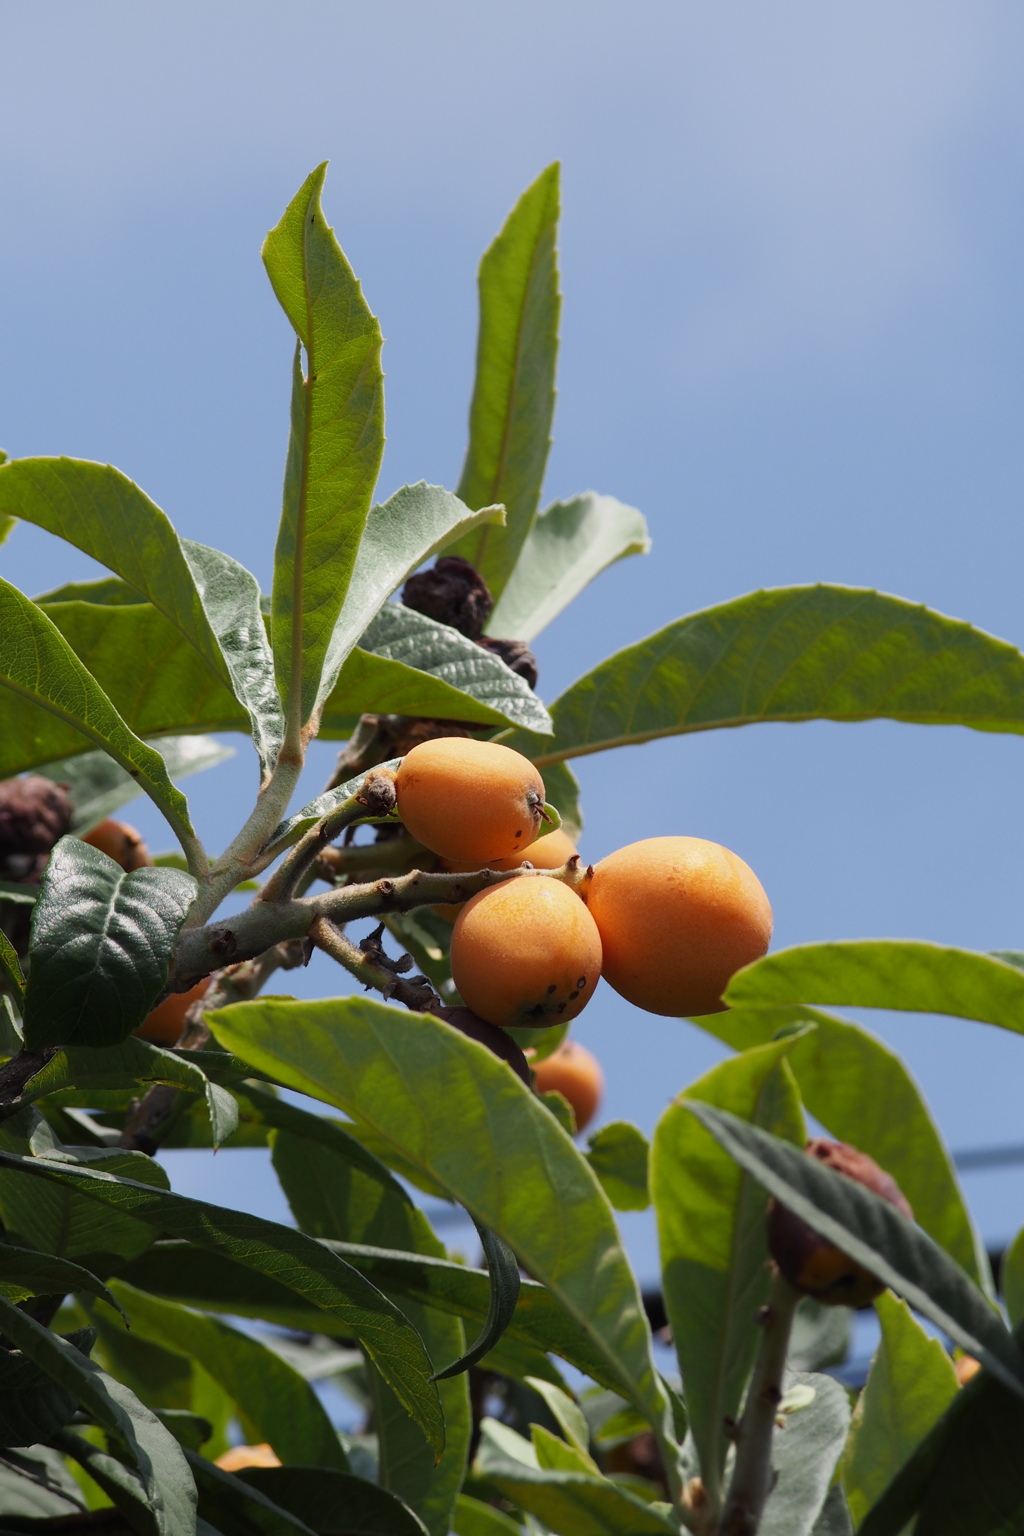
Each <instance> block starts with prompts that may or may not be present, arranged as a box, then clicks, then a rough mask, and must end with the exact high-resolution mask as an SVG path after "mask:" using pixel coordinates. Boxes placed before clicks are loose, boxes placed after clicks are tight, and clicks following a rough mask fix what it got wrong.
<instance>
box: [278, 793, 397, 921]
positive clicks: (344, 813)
mask: <svg viewBox="0 0 1024 1536" xmlns="http://www.w3.org/2000/svg"><path fill="white" fill-rule="evenodd" d="M394 808H395V776H394V774H393V773H387V772H384V771H381V772H380V773H368V774H367V775H366V778H365V779H364V780H363V782H362V784H360V786H359V789H358V791H357V792H356V793H355V794H354V795H349V797H348V799H347V800H343V801H342V802H341V804H340V805H338V806H335V808H334V810H333V811H329V812H328V814H327V815H326V816H324V817H323V818H322V819H321V820H320V821H319V822H318V823H317V824H316V826H314V827H310V829H309V831H308V832H306V833H305V834H304V835H303V836H302V837H301V838H300V839H299V841H298V842H297V843H296V844H295V847H294V848H293V849H292V850H291V852H290V853H289V854H288V855H287V857H286V858H285V859H284V860H283V861H282V863H281V866H280V868H279V869H278V870H276V872H275V873H274V874H273V875H272V876H271V877H270V879H269V880H268V881H267V883H266V885H265V886H264V887H263V890H262V891H261V892H260V897H259V899H260V900H261V901H288V900H290V899H291V897H292V896H293V895H294V892H295V887H296V885H297V884H298V882H299V881H300V880H301V878H302V876H303V875H304V874H305V872H306V870H307V869H308V868H309V867H310V865H311V864H313V863H314V861H315V860H316V859H317V858H318V857H319V856H320V854H321V853H322V852H323V850H324V849H325V848H326V847H327V844H328V843H331V842H333V841H334V839H335V838H336V837H337V836H338V833H339V832H343V831H344V829H345V828H346V827H348V826H351V825H352V824H353V822H356V821H362V820H364V819H365V818H366V817H367V816H371V817H383V816H389V815H390V814H391V812H392V811H393V810H394Z"/></svg>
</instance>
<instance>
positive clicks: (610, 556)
mask: <svg viewBox="0 0 1024 1536" xmlns="http://www.w3.org/2000/svg"><path fill="white" fill-rule="evenodd" d="M650 547H651V541H650V539H649V538H648V537H647V524H646V523H645V522H644V519H643V516H642V514H641V513H639V512H638V511H637V510H636V508H635V507H627V506H626V505H625V504H624V503H623V502H621V501H616V500H615V497H614V496H598V495H596V494H595V492H593V491H584V492H583V494H582V495H581V496H573V497H572V498H571V500H569V501H554V502H552V503H551V505H550V506H549V507H545V508H544V511H543V512H541V513H540V514H539V516H538V517H537V520H536V522H535V523H534V524H533V527H532V528H531V529H530V531H529V533H528V534H527V536H526V540H525V542H524V544H523V546H522V548H521V549H520V551H519V558H518V559H517V560H516V563H515V567H514V569H513V571H512V574H511V575H510V576H509V579H508V585H507V586H506V587H505V589H504V591H503V592H502V594H501V596H500V598H499V599H498V602H497V604H496V605H495V609H494V612H493V613H492V614H491V618H490V622H489V623H488V625H487V632H488V634H491V635H499V636H502V637H508V638H511V639H516V640H532V639H533V638H534V636H535V635H538V634H540V632H541V630H542V629H543V628H544V627H545V626H546V625H548V624H550V623H551V620H552V619H553V618H555V617H556V616H557V615H558V614H560V613H561V611H562V609H563V608H566V607H568V605H569V604H570V603H571V602H572V600H573V598H574V597H578V596H579V594H580V593H581V592H582V591H583V589H584V587H586V586H587V585H588V584H589V583H590V582H592V581H593V579H594V577H595V576H598V575H600V573H601V572H602V571H603V570H605V569H607V567H608V566H609V565H613V564H614V563H615V561H616V560H621V559H623V557H624V556H626V555H645V554H646V553H647V551H648V550H649V549H650Z"/></svg>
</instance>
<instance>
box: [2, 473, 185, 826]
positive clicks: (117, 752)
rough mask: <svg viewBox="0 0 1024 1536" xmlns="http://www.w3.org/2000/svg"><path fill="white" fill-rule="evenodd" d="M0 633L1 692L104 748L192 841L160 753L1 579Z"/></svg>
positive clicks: (47, 624)
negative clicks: (0, 643) (1, 642)
mask: <svg viewBox="0 0 1024 1536" xmlns="http://www.w3.org/2000/svg"><path fill="white" fill-rule="evenodd" d="M3 473H5V471H3V470H0V474H3ZM0 634H2V635H5V636H6V637H7V643H6V644H5V645H3V646H2V647H0V688H2V689H9V690H10V692H11V693H13V694H15V695H16V696H17V698H18V699H20V700H21V702H22V703H23V704H27V705H36V706H39V707H41V708H43V709H45V710H47V711H48V712H49V713H50V714H52V715H54V716H55V717H56V718H57V720H59V721H61V722H62V723H63V724H64V725H65V726H68V727H70V728H71V729H72V730H73V731H76V732H78V733H80V737H81V736H84V737H86V738H87V739H88V740H89V741H91V742H92V743H93V744H94V745H95V746H98V747H102V748H103V750H104V751H105V752H108V753H109V754H110V756H111V757H112V758H114V759H115V761H116V762H118V763H120V764H121V767H122V768H124V769H125V770H126V771H127V772H128V773H129V774H131V776H132V778H133V779H135V781H136V782H137V783H138V784H140V785H141V786H142V788H143V789H144V790H145V791H146V793H147V794H148V795H149V796H150V798H151V799H152V800H153V801H154V802H155V803H156V805H157V806H158V807H159V809H160V810H161V811H162V812H163V813H164V815H165V816H166V817H167V820H168V821H169V822H170V824H171V826H172V827H173V828H174V831H175V833H176V834H177V835H178V837H179V838H182V839H194V833H193V832H192V827H191V824H190V822H189V819H188V806H187V804H186V801H185V797H184V795H183V794H182V793H181V791H180V790H177V789H175V788H174V785H173V784H172V783H171V780H170V777H169V775H168V773H167V768H166V765H165V763H164V760H163V758H162V757H161V756H160V754H159V752H156V751H155V750H154V749H153V748H152V747H149V746H147V745H146V743H145V742H144V741H140V740H139V738H138V737H137V736H136V735H135V734H134V733H133V732H132V731H131V730H129V728H128V727H127V725H126V724H125V722H124V720H123V719H122V718H121V716H120V715H119V714H118V712H117V710H116V709H115V708H114V706H113V705H112V704H111V702H110V700H109V699H108V698H107V696H106V694H105V693H104V692H103V690H102V688H100V686H99V684H98V683H97V682H96V681H95V679H94V678H93V677H92V676H91V675H90V673H89V672H88V671H87V670H86V668H85V667H83V665H82V663H81V662H80V661H79V660H78V658H77V657H76V656H75V654H74V652H73V651H72V650H71V648H70V646H69V645H68V644H67V642H66V641H65V640H64V639H63V637H62V636H61V635H60V633H59V632H58V630H57V629H56V627H55V626H54V624H53V623H52V621H51V620H50V619H49V618H47V616H46V614H45V613H43V611H42V609H41V608H37V607H36V605H35V604H34V603H33V602H31V601H30V600H29V599H28V598H27V597H25V596H24V594H23V593H21V592H19V591H18V589H17V587H12V586H11V585H10V583H9V582H6V581H4V580H3V579H2V578H0ZM50 755H51V756H53V755H54V754H53V753H51V754H50Z"/></svg>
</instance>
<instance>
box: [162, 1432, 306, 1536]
mask: <svg viewBox="0 0 1024 1536" xmlns="http://www.w3.org/2000/svg"><path fill="white" fill-rule="evenodd" d="M185 1456H186V1457H187V1459H188V1463H189V1466H190V1467H191V1468H192V1474H193V1476H194V1478H195V1483H196V1488H197V1489H198V1492H199V1515H200V1520H201V1522H207V1521H208V1522H209V1523H210V1526H212V1527H214V1528H215V1530H216V1532H217V1533H218V1536H318V1533H317V1532H314V1531H312V1530H311V1529H310V1527H309V1526H308V1525H305V1524H303V1522H302V1521H301V1520H300V1519H299V1518H298V1516H297V1515H292V1514H289V1513H288V1511H287V1510H285V1509H282V1507H281V1506H280V1504H275V1503H274V1502H273V1501H272V1500H271V1499H268V1498H267V1496H266V1494H264V1493H261V1492H260V1490H259V1489H258V1488H255V1487H253V1485H252V1484H251V1483H249V1482H243V1481H242V1479H241V1478H240V1477H236V1476H235V1475H234V1473H232V1472H224V1471H222V1469H221V1468H220V1467H218V1466H215V1465H214V1463H213V1462H212V1461H207V1459H206V1457H205V1456H200V1455H198V1454H197V1453H196V1452H195V1451H188V1450H187V1451H186V1452H185ZM198 1536H204V1533H203V1532H202V1531H200V1532H198Z"/></svg>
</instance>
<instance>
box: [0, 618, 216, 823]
mask: <svg viewBox="0 0 1024 1536" xmlns="http://www.w3.org/2000/svg"><path fill="white" fill-rule="evenodd" d="M59 627H60V626H59V625H58V628H59ZM122 660H123V658H122ZM151 681H152V679H151ZM2 703H3V701H2V700H0V705H2ZM151 745H152V746H154V747H155V748H156V750H157V751H158V752H159V753H160V756H161V757H162V758H163V760H164V762H165V763H166V765H167V772H168V774H169V775H170V777H171V778H172V779H175V780H177V779H184V778H187V777H188V775H189V774H190V773H202V772H203V771H204V770H205V769H207V768H214V767H216V765H217V764H218V763H223V762H224V761H225V760H226V759H227V758H229V757H233V756H234V748H233V747H224V746H221V744H220V742H219V741H214V740H213V738H212V737H211V736H165V737H164V738H163V740H162V741H155V742H152V743H151ZM36 772H37V773H41V774H43V775H44V777H45V778H48V779H53V781H54V783H56V784H67V785H68V792H69V794H70V795H71V799H72V801H73V803H74V814H73V815H72V818H71V826H70V828H69V831H71V832H74V833H75V835H76V836H77V837H81V836H82V835H83V833H85V832H88V831H89V830H90V829H91V828H92V827H94V826H95V825H96V824H97V822H100V821H102V820H103V819H104V817H106V816H110V815H111V814H112V813H113V812H114V811H116V810H117V809H118V808H119V807H120V806H122V805H127V804H128V802H129V801H130V800H134V799H135V798H136V796H137V795H138V794H139V793H140V790H139V786H138V785H137V784H136V782H135V780H134V779H133V778H132V777H131V776H130V775H129V774H127V773H126V772H125V770H124V769H123V768H122V767H120V765H119V764H118V763H115V762H114V760H113V758H111V757H108V756H107V754H106V753H105V752H80V753H79V754H78V755H77V757H65V758H60V759H59V760H58V761H57V762H49V763H40V764H39V765H38V766H37V767H36Z"/></svg>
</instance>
